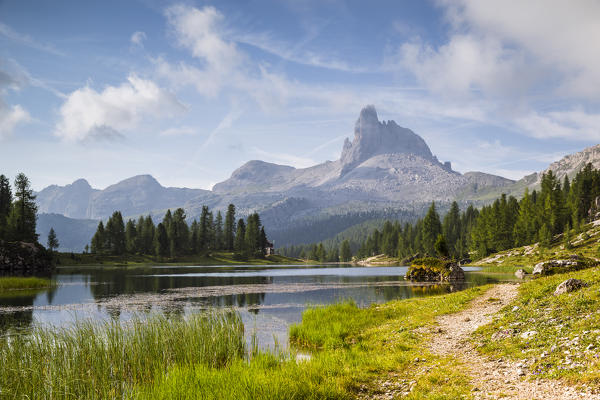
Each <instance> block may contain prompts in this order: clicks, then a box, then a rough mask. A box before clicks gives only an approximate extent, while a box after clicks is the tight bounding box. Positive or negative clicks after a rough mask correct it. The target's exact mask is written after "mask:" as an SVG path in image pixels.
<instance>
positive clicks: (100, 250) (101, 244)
mask: <svg viewBox="0 0 600 400" xmlns="http://www.w3.org/2000/svg"><path fill="white" fill-rule="evenodd" d="M105 243H106V233H105V231H104V224H103V223H102V221H100V222H98V228H97V229H96V233H95V234H94V237H92V243H91V251H92V253H93V254H104V252H105V250H106V249H105Z"/></svg>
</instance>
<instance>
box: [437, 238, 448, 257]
mask: <svg viewBox="0 0 600 400" xmlns="http://www.w3.org/2000/svg"><path fill="white" fill-rule="evenodd" d="M434 247H435V252H436V253H437V255H438V256H439V257H448V256H449V253H448V245H447V244H446V239H445V238H444V235H442V234H441V233H440V234H439V235H438V237H437V239H436V241H435V245H434Z"/></svg>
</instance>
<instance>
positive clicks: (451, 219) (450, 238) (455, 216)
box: [442, 201, 462, 258]
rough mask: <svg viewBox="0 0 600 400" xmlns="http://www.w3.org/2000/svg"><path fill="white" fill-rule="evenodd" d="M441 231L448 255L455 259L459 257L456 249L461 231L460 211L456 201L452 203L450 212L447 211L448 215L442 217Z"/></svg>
mask: <svg viewBox="0 0 600 400" xmlns="http://www.w3.org/2000/svg"><path fill="white" fill-rule="evenodd" d="M442 231H443V235H444V238H445V239H446V243H447V246H448V252H449V253H450V255H452V256H453V257H456V258H458V257H461V255H460V254H459V252H458V251H457V249H456V247H457V243H458V241H459V239H460V237H461V231H462V227H461V220H460V209H459V208H458V203H457V202H456V201H453V202H452V205H451V206H450V211H448V213H447V214H446V216H445V217H444V223H443V226H442Z"/></svg>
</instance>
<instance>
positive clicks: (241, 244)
mask: <svg viewBox="0 0 600 400" xmlns="http://www.w3.org/2000/svg"><path fill="white" fill-rule="evenodd" d="M245 238H246V223H245V222H244V220H243V219H242V218H240V219H239V221H238V223H237V231H236V233H235V244H234V247H235V252H236V253H239V254H246V241H245Z"/></svg>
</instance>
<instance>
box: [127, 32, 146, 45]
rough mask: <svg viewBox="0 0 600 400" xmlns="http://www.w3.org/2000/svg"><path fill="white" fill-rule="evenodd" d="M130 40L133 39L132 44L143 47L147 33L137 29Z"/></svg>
mask: <svg viewBox="0 0 600 400" xmlns="http://www.w3.org/2000/svg"><path fill="white" fill-rule="evenodd" d="M129 40H130V41H131V44H133V45H135V46H140V47H142V46H144V40H146V33H145V32H142V31H136V32H134V33H133V34H132V35H131V38H130V39H129Z"/></svg>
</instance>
